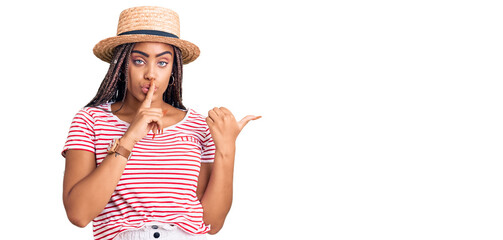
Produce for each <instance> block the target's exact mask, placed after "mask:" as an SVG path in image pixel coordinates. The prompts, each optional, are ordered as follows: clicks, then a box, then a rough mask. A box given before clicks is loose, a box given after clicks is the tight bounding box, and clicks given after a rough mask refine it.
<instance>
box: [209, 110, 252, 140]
mask: <svg viewBox="0 0 503 240" xmlns="http://www.w3.org/2000/svg"><path fill="white" fill-rule="evenodd" d="M261 117H262V116H254V115H248V116H246V117H244V118H243V119H241V120H240V121H239V122H237V121H236V119H235V118H234V115H233V114H232V113H231V111H229V109H227V108H224V107H221V108H213V109H212V110H210V111H208V117H207V118H206V123H207V124H208V127H209V128H210V133H211V136H212V138H213V142H215V146H216V147H217V148H218V147H223V146H227V145H229V144H235V142H236V139H237V137H238V135H239V133H240V132H241V130H243V128H244V127H245V126H246V124H248V122H250V121H251V120H257V119H259V118H261Z"/></svg>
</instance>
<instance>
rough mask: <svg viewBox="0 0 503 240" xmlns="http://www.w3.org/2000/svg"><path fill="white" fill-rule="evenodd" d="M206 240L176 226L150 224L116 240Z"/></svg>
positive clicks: (129, 231)
mask: <svg viewBox="0 0 503 240" xmlns="http://www.w3.org/2000/svg"><path fill="white" fill-rule="evenodd" d="M146 239H148V240H206V234H190V233H187V232H185V231H183V230H182V229H181V228H180V227H178V226H176V225H175V224H165V223H148V224H146V225H145V226H143V227H142V228H140V229H135V230H128V231H125V232H121V233H119V234H118V235H117V236H116V237H115V238H114V240H146Z"/></svg>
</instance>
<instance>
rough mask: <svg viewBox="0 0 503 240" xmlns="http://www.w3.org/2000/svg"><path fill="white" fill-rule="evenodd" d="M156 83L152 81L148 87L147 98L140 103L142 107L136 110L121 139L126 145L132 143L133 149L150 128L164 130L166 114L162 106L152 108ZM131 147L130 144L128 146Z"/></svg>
mask: <svg viewBox="0 0 503 240" xmlns="http://www.w3.org/2000/svg"><path fill="white" fill-rule="evenodd" d="M154 90H155V84H154V82H153V81H152V82H151V83H150V87H149V89H148V92H147V95H146V96H145V100H143V103H142V104H141V105H140V108H139V109H138V111H137V112H136V116H135V117H134V118H133V121H132V122H131V125H130V126H129V128H128V130H127V131H126V133H124V136H123V137H122V139H121V143H124V145H131V146H130V147H131V149H132V148H133V146H134V144H136V143H137V142H138V141H140V140H141V139H142V138H144V137H145V136H146V135H147V134H148V132H149V131H150V130H152V131H153V132H154V133H160V131H162V129H163V126H162V116H163V115H164V114H163V112H162V109H161V108H151V107H150V105H151V104H152V97H153V95H154ZM127 147H129V146H127Z"/></svg>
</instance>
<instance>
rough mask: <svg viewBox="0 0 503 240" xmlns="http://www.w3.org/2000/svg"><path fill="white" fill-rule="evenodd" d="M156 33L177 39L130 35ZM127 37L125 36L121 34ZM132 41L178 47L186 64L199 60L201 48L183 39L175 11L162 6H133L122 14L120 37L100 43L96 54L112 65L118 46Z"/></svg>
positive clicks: (119, 29) (118, 27) (95, 47)
mask: <svg viewBox="0 0 503 240" xmlns="http://www.w3.org/2000/svg"><path fill="white" fill-rule="evenodd" d="M139 30H140V31H142V30H154V31H160V32H163V33H167V34H172V35H175V36H176V37H178V38H176V37H166V36H158V35H152V34H127V33H128V32H131V31H139ZM120 34H124V35H120ZM132 42H162V43H167V44H171V45H174V46H177V47H178V48H180V50H181V52H182V58H183V63H184V64H187V63H190V62H192V61H194V60H196V58H197V57H199V48H198V47H197V46H196V45H195V44H193V43H191V42H189V41H186V40H182V39H180V19H179V17H178V14H177V13H176V12H174V11H173V10H170V9H167V8H162V7H134V8H128V9H126V10H124V11H122V12H121V14H120V16H119V24H118V26H117V36H115V37H110V38H107V39H104V40H102V41H100V42H99V43H98V44H96V46H94V49H93V52H94V55H96V57H98V58H99V59H101V60H103V61H105V62H110V61H111V59H112V54H113V50H114V48H115V47H117V46H119V45H121V44H124V43H132Z"/></svg>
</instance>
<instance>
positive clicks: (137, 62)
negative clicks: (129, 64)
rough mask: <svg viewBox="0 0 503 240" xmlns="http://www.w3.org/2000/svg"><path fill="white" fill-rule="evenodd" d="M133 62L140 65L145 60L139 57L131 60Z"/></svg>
mask: <svg viewBox="0 0 503 240" xmlns="http://www.w3.org/2000/svg"><path fill="white" fill-rule="evenodd" d="M133 63H134V64H135V65H142V64H144V63H145V62H144V61H143V60H141V59H135V60H133Z"/></svg>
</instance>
